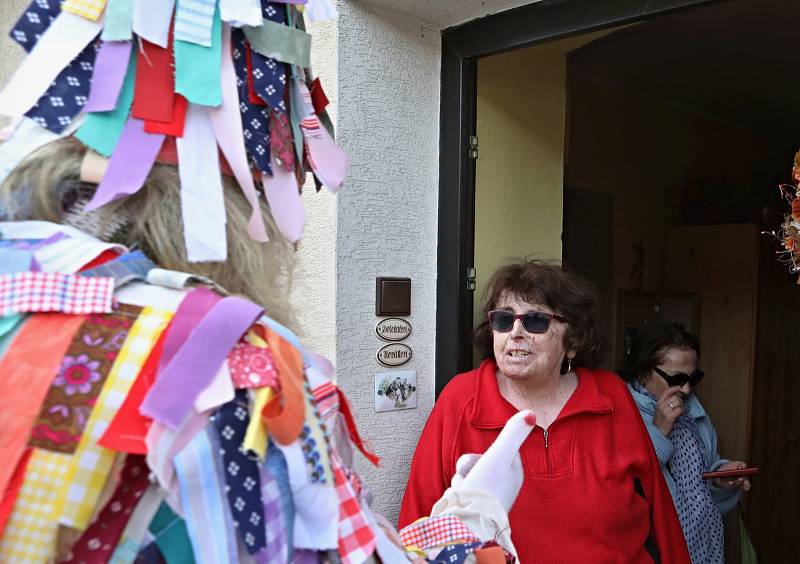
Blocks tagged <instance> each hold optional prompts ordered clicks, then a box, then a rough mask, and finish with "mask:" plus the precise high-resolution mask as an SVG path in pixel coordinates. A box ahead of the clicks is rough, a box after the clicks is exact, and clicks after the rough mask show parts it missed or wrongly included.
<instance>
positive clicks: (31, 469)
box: [0, 449, 72, 563]
mask: <svg viewBox="0 0 800 564" xmlns="http://www.w3.org/2000/svg"><path fill="white" fill-rule="evenodd" d="M71 459H72V457H71V456H69V455H68V454H61V453H59V452H49V451H46V450H39V449H33V454H32V455H31V458H30V460H29V461H28V468H27V472H26V473H25V480H24V482H23V484H22V488H21V489H20V491H19V495H18V496H17V503H16V504H15V505H14V509H13V511H12V512H11V517H10V518H9V520H8V523H7V525H6V529H5V531H4V532H3V536H2V538H0V562H15V563H16V562H20V563H22V562H24V563H34V562H50V561H51V560H52V558H53V556H54V555H53V552H54V549H55V542H56V534H57V532H58V515H59V513H60V511H61V506H62V504H63V501H64V494H65V491H66V482H65V480H64V478H65V474H66V472H67V468H69V465H70V461H71Z"/></svg>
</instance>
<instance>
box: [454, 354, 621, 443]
mask: <svg viewBox="0 0 800 564" xmlns="http://www.w3.org/2000/svg"><path fill="white" fill-rule="evenodd" d="M575 373H576V374H577V375H578V387H577V388H576V389H575V392H573V394H572V397H570V398H569V400H567V403H566V405H565V406H564V408H563V409H562V410H561V413H560V414H559V415H558V417H557V420H558V419H563V418H565V417H571V416H573V415H577V414H579V413H598V414H600V413H610V412H611V411H612V410H613V407H614V406H613V403H612V401H611V399H610V398H609V397H608V396H606V395H604V394H602V393H601V392H600V390H599V388H598V387H597V381H596V380H595V378H594V377H593V374H592V371H591V370H589V369H587V368H576V369H575ZM496 374H497V364H496V363H495V361H494V360H493V359H487V360H484V361H483V362H482V363H481V365H480V366H479V367H478V374H477V378H475V389H474V392H473V404H472V409H471V411H470V414H469V423H470V425H472V426H473V427H476V428H478V429H499V428H502V427H503V426H504V425H505V424H506V422H507V421H508V419H509V418H510V417H511V416H512V415H514V414H515V413H516V412H517V409H516V408H515V407H514V406H513V405H511V403H509V402H508V401H507V400H506V399H505V398H504V397H503V396H502V395H501V394H500V389H499V387H498V385H497V376H496Z"/></svg>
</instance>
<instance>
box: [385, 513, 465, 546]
mask: <svg viewBox="0 0 800 564" xmlns="http://www.w3.org/2000/svg"><path fill="white" fill-rule="evenodd" d="M400 539H401V540H402V541H403V546H416V547H418V548H421V549H423V550H427V549H429V548H433V547H435V546H442V545H445V544H449V543H453V542H456V541H460V542H479V541H480V539H479V538H478V537H476V536H475V534H474V533H473V532H472V531H470V530H469V528H468V527H467V526H466V525H464V523H463V522H462V521H461V519H459V518H458V517H456V516H455V515H439V516H438V517H428V518H427V519H423V520H421V521H417V522H416V523H411V524H410V525H408V526H407V527H405V528H404V529H403V530H402V531H400Z"/></svg>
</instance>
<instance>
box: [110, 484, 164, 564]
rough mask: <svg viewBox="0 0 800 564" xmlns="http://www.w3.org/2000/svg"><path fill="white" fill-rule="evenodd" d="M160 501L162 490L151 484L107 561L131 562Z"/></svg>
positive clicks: (117, 563)
mask: <svg viewBox="0 0 800 564" xmlns="http://www.w3.org/2000/svg"><path fill="white" fill-rule="evenodd" d="M162 501H164V492H163V491H162V490H161V489H159V488H158V486H155V485H152V484H151V485H150V486H149V487H148V488H147V490H146V491H145V492H144V495H142V498H141V500H140V501H139V503H138V504H137V505H136V509H134V510H133V513H132V514H131V518H130V519H129V520H128V523H127V525H125V529H124V530H123V531H122V537H120V540H119V544H118V545H117V548H116V549H114V553H113V554H112V555H111V559H110V560H109V561H108V562H109V564H133V562H134V560H136V554H137V553H138V552H139V549H140V548H141V546H142V543H143V542H144V537H145V535H146V534H147V527H148V526H149V525H150V523H151V522H152V521H153V518H154V517H155V515H156V512H157V511H158V508H159V507H160V506H161V502H162Z"/></svg>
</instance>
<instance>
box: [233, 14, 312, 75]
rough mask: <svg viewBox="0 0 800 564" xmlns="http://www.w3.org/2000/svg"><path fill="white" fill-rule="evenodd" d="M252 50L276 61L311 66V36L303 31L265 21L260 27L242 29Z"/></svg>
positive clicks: (304, 66)
mask: <svg viewBox="0 0 800 564" xmlns="http://www.w3.org/2000/svg"><path fill="white" fill-rule="evenodd" d="M242 29H243V30H244V34H245V35H246V36H247V39H248V40H249V41H250V44H251V45H252V46H253V49H255V50H256V51H258V52H259V53H261V54H262V55H264V56H265V57H269V58H270V59H275V60H276V61H281V62H284V63H289V64H290V65H297V66H298V67H302V68H307V67H309V66H311V36H310V35H309V34H308V33H306V32H305V31H303V30H300V29H296V28H293V27H289V26H288V25H284V24H282V23H276V22H273V21H270V20H267V19H265V20H264V21H263V22H262V23H261V25H260V26H258V27H252V26H245V27H243V28H242Z"/></svg>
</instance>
